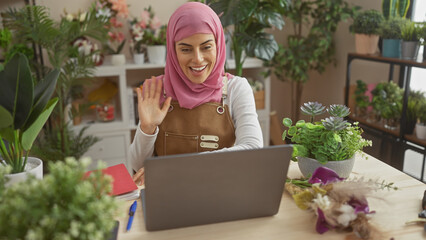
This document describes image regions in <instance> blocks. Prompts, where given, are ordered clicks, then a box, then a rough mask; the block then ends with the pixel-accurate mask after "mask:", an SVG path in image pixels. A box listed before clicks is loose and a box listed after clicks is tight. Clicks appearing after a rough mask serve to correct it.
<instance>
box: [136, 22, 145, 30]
mask: <svg viewBox="0 0 426 240" xmlns="http://www.w3.org/2000/svg"><path fill="white" fill-rule="evenodd" d="M138 24H139V26H140V27H141V28H142V29H145V28H146V21H144V20H141V21H140V22H138Z"/></svg>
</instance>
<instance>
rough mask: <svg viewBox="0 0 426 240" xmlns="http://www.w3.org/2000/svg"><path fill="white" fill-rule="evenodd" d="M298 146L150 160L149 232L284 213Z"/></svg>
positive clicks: (147, 170)
mask: <svg viewBox="0 0 426 240" xmlns="http://www.w3.org/2000/svg"><path fill="white" fill-rule="evenodd" d="M291 153H292V147H291V146H290V145H281V146H274V147H267V148H262V149H253V150H243V151H230V152H217V153H203V154H182V155H171V156H164V157H154V158H150V159H147V160H146V162H145V190H144V194H142V195H143V196H142V200H143V201H144V203H143V205H144V209H143V211H144V217H145V225H146V229H147V230H161V229H169V228H178V227H186V226H193V225H200V224H208V223H216V222H224V221H232V220H238V219H246V218H254V217H263V216H271V215H274V214H276V213H277V212H278V209H279V205H280V201H281V196H282V193H283V189H284V184H285V180H286V176H287V170H288V165H289V161H290V158H291Z"/></svg>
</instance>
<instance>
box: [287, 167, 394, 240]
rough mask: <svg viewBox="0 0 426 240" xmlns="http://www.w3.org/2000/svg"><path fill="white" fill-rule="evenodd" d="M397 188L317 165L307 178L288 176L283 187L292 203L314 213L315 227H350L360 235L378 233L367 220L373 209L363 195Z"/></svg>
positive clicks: (367, 236) (319, 229)
mask: <svg viewBox="0 0 426 240" xmlns="http://www.w3.org/2000/svg"><path fill="white" fill-rule="evenodd" d="M380 189H388V190H390V189H393V190H397V189H398V188H397V187H395V186H394V185H393V183H389V184H386V183H385V182H384V181H382V182H380V181H378V180H377V181H373V180H365V179H364V178H360V179H346V180H345V179H344V178H340V177H339V176H338V175H337V174H336V172H334V171H333V170H331V169H329V168H326V167H319V168H317V169H316V170H315V172H314V173H313V174H312V176H311V177H310V178H309V179H288V180H287V183H286V190H287V191H288V192H289V193H290V194H291V195H292V197H293V199H294V201H295V203H296V205H297V206H298V207H299V208H300V209H303V210H307V209H309V210H312V211H314V212H315V214H316V215H317V223H316V231H317V232H318V233H320V234H323V233H325V232H327V231H328V230H330V229H335V230H338V231H339V230H340V231H353V232H354V233H355V234H356V235H357V236H358V237H360V238H361V239H377V235H379V234H380V233H378V232H377V230H376V229H375V228H374V227H373V226H372V225H371V224H370V223H369V222H368V221H369V219H370V218H371V216H372V215H373V214H374V213H375V212H374V211H371V210H370V208H369V206H368V201H367V197H368V196H369V194H370V193H371V192H373V191H377V190H380Z"/></svg>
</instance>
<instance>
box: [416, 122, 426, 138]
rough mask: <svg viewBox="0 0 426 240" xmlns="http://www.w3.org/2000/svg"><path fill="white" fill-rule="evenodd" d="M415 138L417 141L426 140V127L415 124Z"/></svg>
mask: <svg viewBox="0 0 426 240" xmlns="http://www.w3.org/2000/svg"><path fill="white" fill-rule="evenodd" d="M416 136H417V138H418V139H426V125H425V124H421V123H417V124H416Z"/></svg>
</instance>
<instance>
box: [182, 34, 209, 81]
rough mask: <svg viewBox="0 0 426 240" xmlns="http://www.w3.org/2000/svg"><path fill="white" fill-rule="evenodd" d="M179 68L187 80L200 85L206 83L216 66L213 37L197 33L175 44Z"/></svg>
mask: <svg viewBox="0 0 426 240" xmlns="http://www.w3.org/2000/svg"><path fill="white" fill-rule="evenodd" d="M175 49H176V55H177V59H178V61H179V65H180V68H181V69H182V71H183V73H184V74H185V76H186V77H187V78H189V80H190V81H191V82H193V83H196V84H200V83H203V82H204V81H206V79H207V77H208V76H209V75H210V73H211V72H212V70H213V68H214V66H215V64H216V51H217V48H216V41H215V38H214V35H213V34H211V33H209V34H204V33H197V34H194V35H191V36H189V37H187V38H184V39H182V40H180V41H177V42H175Z"/></svg>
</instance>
